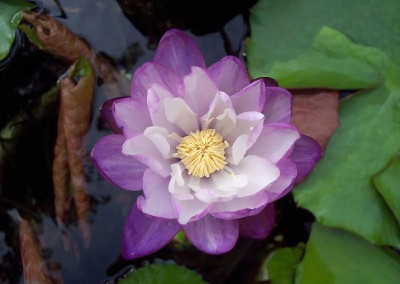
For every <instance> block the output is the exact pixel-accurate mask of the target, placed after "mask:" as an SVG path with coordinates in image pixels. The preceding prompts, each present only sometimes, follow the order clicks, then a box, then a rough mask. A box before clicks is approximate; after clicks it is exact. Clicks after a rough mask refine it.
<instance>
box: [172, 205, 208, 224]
mask: <svg viewBox="0 0 400 284" xmlns="http://www.w3.org/2000/svg"><path fill="white" fill-rule="evenodd" d="M173 204H174V207H175V210H176V211H177V213H178V222H179V224H182V225H184V224H187V223H188V222H189V221H195V220H199V219H201V218H202V217H203V216H204V215H206V214H207V212H208V208H209V207H210V204H209V203H207V202H202V201H200V200H198V199H196V198H195V199H192V200H179V199H176V198H174V199H173Z"/></svg>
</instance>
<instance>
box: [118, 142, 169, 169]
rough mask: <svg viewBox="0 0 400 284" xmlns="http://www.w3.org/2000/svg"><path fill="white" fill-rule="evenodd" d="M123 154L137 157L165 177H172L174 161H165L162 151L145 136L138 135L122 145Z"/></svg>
mask: <svg viewBox="0 0 400 284" xmlns="http://www.w3.org/2000/svg"><path fill="white" fill-rule="evenodd" d="M122 153H123V154H125V155H130V156H133V157H135V158H136V159H137V160H138V161H140V162H142V163H143V164H145V165H147V166H148V167H149V168H150V169H152V170H153V171H154V172H156V173H158V174H159V175H161V176H163V177H167V176H169V175H170V172H171V169H170V164H171V161H172V160H166V159H164V158H163V156H162V155H161V153H160V151H159V150H158V149H157V148H156V147H155V146H154V144H153V143H152V142H151V141H150V140H149V139H148V138H146V137H145V136H144V135H138V136H135V137H132V138H130V139H128V140H126V141H125V143H124V144H123V145H122Z"/></svg>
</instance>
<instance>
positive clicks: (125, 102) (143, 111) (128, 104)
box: [112, 97, 152, 138]
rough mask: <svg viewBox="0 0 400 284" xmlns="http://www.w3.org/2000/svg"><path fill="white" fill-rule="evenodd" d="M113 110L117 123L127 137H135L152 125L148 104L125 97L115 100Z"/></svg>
mask: <svg viewBox="0 0 400 284" xmlns="http://www.w3.org/2000/svg"><path fill="white" fill-rule="evenodd" d="M112 112H113V115H114V119H115V123H116V124H117V126H118V127H121V128H122V129H123V133H124V135H125V137H126V138H131V137H134V136H136V135H138V134H140V133H143V131H144V130H145V129H146V128H147V127H149V126H151V125H152V123H151V119H150V114H149V111H148V109H147V107H146V106H143V105H141V104H140V103H138V102H137V101H134V100H133V99H132V98H131V97H124V98H120V99H118V100H115V101H114V104H113V107H112Z"/></svg>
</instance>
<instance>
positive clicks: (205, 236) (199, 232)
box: [183, 215, 239, 254]
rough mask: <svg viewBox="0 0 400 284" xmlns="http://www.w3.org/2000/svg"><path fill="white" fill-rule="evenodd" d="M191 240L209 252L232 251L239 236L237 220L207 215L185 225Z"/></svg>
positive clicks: (202, 249)
mask: <svg viewBox="0 0 400 284" xmlns="http://www.w3.org/2000/svg"><path fill="white" fill-rule="evenodd" d="M183 229H184V231H185V233H186V236H187V237H188V239H189V240H190V242H191V243H192V244H193V245H194V246H195V247H196V248H198V249H199V250H201V251H203V252H205V253H208V254H222V253H225V252H228V251H230V250H231V249H232V248H233V247H234V246H235V244H236V241H237V239H238V236H239V225H238V221H237V220H222V219H217V218H214V217H213V216H210V215H207V216H205V217H204V218H202V219H200V220H198V221H195V222H190V223H189V224H187V225H185V226H183Z"/></svg>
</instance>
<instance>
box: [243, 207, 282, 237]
mask: <svg viewBox="0 0 400 284" xmlns="http://www.w3.org/2000/svg"><path fill="white" fill-rule="evenodd" d="M274 224H275V208H274V204H273V203H271V204H268V205H267V206H266V207H265V208H264V210H263V211H261V212H260V213H259V214H257V215H254V216H250V217H246V218H243V219H240V220H239V229H240V235H241V236H243V237H246V238H250V239H263V238H265V237H267V236H268V235H269V233H270V232H271V231H272V229H273V228H274Z"/></svg>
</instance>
